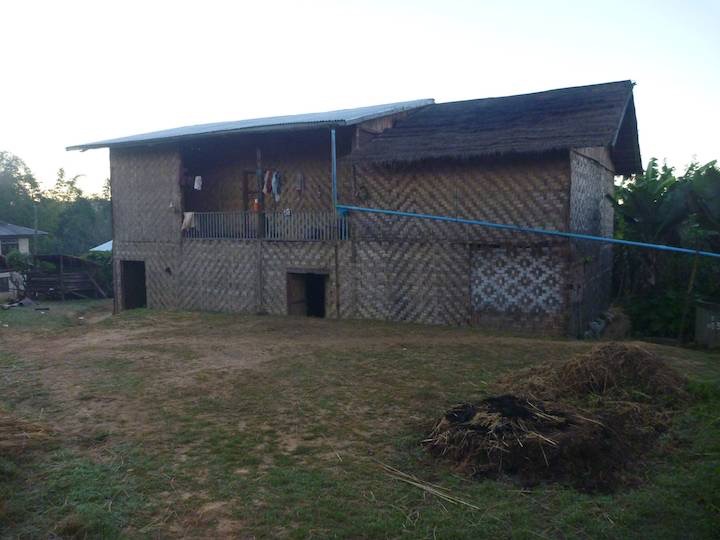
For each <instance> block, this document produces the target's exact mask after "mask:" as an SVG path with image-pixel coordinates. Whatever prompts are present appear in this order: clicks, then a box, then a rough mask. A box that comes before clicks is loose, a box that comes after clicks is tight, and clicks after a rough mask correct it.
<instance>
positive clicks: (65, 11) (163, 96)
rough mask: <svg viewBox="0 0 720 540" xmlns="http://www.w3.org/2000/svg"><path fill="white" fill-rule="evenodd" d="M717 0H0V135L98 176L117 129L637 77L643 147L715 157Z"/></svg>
mask: <svg viewBox="0 0 720 540" xmlns="http://www.w3.org/2000/svg"><path fill="white" fill-rule="evenodd" d="M718 22H720V1H717V0H715V1H712V0H705V1H702V0H688V1H678V2H670V1H662V0H659V1H632V0H622V1H616V0H604V1H602V2H590V1H582V2H581V1H578V0H575V1H556V0H544V1H532V0H511V1H510V0H503V1H496V2H491V1H481V0H476V1H474V2H473V1H455V0H443V1H439V0H435V1H430V2H425V1H420V0H411V1H404V0H402V1H401V0H384V1H374V0H364V1H360V2H351V1H347V2H341V1H335V2H333V1H322V2H320V1H319V2H299V1H296V2H293V1H265V2H256V1H253V2H240V1H235V2H229V1H228V2H215V1H211V0H195V1H192V2H185V1H179V0H175V1H172V2H160V1H152V0H144V1H139V2H138V1H134V0H132V1H130V0H123V1H122V2H120V1H115V2H103V1H100V0H94V1H88V2H84V1H72V0H64V1H61V2H60V1H51V2H40V1H32V0H21V1H18V0H9V1H8V0H0V58H1V59H2V62H1V63H0V150H7V151H10V152H13V153H15V154H17V155H18V156H20V157H21V158H22V159H24V160H25V161H26V163H27V164H28V165H29V166H30V168H31V169H32V170H33V171H34V173H35V175H36V177H38V179H39V180H41V182H43V184H44V185H45V186H49V185H51V184H52V183H53V182H54V181H55V177H56V174H55V173H56V171H57V169H58V168H59V167H64V168H65V169H66V172H67V173H68V174H70V175H76V174H84V175H86V176H85V177H84V178H83V179H82V181H81V186H82V187H83V188H84V189H86V190H88V191H91V192H94V191H99V189H100V186H101V184H102V182H103V180H104V179H105V178H106V177H107V176H109V165H108V156H107V151H106V150H92V151H88V152H84V153H80V152H66V151H65V150H64V148H65V147H66V146H69V145H72V144H80V143H86V142H91V141H95V140H100V139H106V138H111V137H120V136H125V135H132V134H136V133H142V132H146V131H153V130H157V129H164V128H171V127H177V126H181V125H188V124H197V123H205V122H215V121H225V120H239V119H243V118H253V117H261V116H275V115H280V114H293V113H302V112H314V111H324V110H332V109H339V108H346V107H355V106H363V105H372V104H377V103H387V102H393V101H405V100H411V99H419V98H428V97H432V98H435V100H436V101H438V102H442V101H455V100H461V99H474V98H481V97H490V96H502V95H511V94H519V93H525V92H532V91H538V90H546V89H551V88H560V87H564V86H576V85H582V84H592V83H599V82H608V81H616V80H622V79H631V80H633V81H635V82H637V86H636V88H635V102H636V107H637V113H638V122H639V131H640V149H641V151H642V156H643V162H644V163H647V160H648V159H649V158H650V157H651V156H657V157H659V158H661V159H662V158H666V159H667V160H668V162H669V163H670V164H671V165H675V166H677V167H679V168H683V167H684V166H685V165H686V164H687V163H688V162H689V161H691V160H692V159H693V158H697V159H698V160H700V161H701V162H705V161H709V160H711V159H716V158H720V148H719V146H720V144H719V142H718V141H719V140H720V137H718V135H717V133H718V129H719V128H720V105H718V100H719V99H720V69H719V68H720V31H718Z"/></svg>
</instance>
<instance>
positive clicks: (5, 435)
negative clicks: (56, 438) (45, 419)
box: [0, 410, 50, 457]
mask: <svg viewBox="0 0 720 540" xmlns="http://www.w3.org/2000/svg"><path fill="white" fill-rule="evenodd" d="M49 440H50V433H49V432H48V431H47V430H46V429H45V428H43V427H42V426H39V425H37V424H33V423H31V422H26V421H24V420H21V419H19V418H17V417H15V416H13V415H11V414H9V413H7V412H6V411H3V410H0V457H15V456H18V455H21V454H22V453H23V452H25V451H27V450H30V449H33V448H38V447H40V446H42V445H44V444H45V443H47V442H48V441H49Z"/></svg>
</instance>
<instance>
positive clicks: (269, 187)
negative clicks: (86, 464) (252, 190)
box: [262, 169, 272, 195]
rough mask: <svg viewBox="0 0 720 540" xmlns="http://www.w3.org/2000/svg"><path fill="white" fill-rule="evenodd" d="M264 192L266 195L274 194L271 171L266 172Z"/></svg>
mask: <svg viewBox="0 0 720 540" xmlns="http://www.w3.org/2000/svg"><path fill="white" fill-rule="evenodd" d="M262 192H263V193H264V194H265V195H270V194H271V193H272V171H271V170H270V169H268V170H267V171H265V179H264V180H263V188H262Z"/></svg>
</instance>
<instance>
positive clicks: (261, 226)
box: [255, 148, 265, 315]
mask: <svg viewBox="0 0 720 540" xmlns="http://www.w3.org/2000/svg"><path fill="white" fill-rule="evenodd" d="M255 176H256V177H257V187H258V202H259V203H260V205H259V208H258V213H257V221H256V223H257V225H256V226H257V239H256V243H257V249H256V251H255V256H256V257H257V266H256V273H257V285H256V287H257V293H256V298H257V309H256V311H257V313H258V315H261V314H263V313H265V299H264V295H263V288H264V287H265V280H264V276H263V270H264V269H263V239H264V238H265V194H264V193H263V171H262V153H261V151H260V148H256V149H255Z"/></svg>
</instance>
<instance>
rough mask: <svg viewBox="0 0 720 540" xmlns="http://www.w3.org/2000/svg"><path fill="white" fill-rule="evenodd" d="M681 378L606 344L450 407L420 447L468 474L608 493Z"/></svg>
mask: <svg viewBox="0 0 720 540" xmlns="http://www.w3.org/2000/svg"><path fill="white" fill-rule="evenodd" d="M684 387H685V380H684V379H683V378H682V377H681V376H680V375H679V374H677V373H676V372H675V371H674V370H673V369H672V368H670V367H669V366H668V365H667V364H665V363H664V362H663V361H662V360H661V359H660V358H658V357H657V356H655V355H654V354H652V353H650V352H649V351H647V350H645V349H642V348H641V347H637V346H633V345H624V344H618V343H609V344H604V345H600V346H598V347H596V348H594V349H593V350H592V351H591V352H590V353H588V354H585V355H582V356H578V357H576V358H573V359H571V360H570V361H568V362H566V363H564V364H561V365H555V366H554V365H549V364H548V365H543V366H539V367H536V368H532V369H528V370H523V371H521V372H516V373H514V374H513V375H512V376H508V377H505V378H504V379H501V380H500V381H499V382H498V383H497V390H498V395H497V396H495V397H490V398H487V399H484V400H482V401H479V402H477V403H464V404H461V405H457V406H455V407H453V408H452V409H451V410H450V411H448V412H447V413H446V414H445V415H444V416H443V418H441V419H440V421H439V422H438V423H437V424H436V425H435V427H434V429H433V430H432V432H431V433H430V435H429V437H428V438H427V439H426V440H425V441H424V444H425V446H426V447H427V448H428V450H429V451H430V452H431V453H433V454H434V455H436V456H442V457H445V458H449V459H450V460H452V461H453V462H455V463H456V464H457V465H458V467H459V468H460V469H461V470H463V471H465V472H468V473H470V474H474V475H483V476H487V475H498V474H505V475H512V476H515V477H517V478H518V479H519V480H520V481H521V482H522V483H523V484H530V485H531V484H534V483H537V482H539V481H543V480H559V481H566V482H570V483H572V484H574V485H575V486H576V487H578V488H581V489H586V490H612V489H613V488H614V487H616V486H617V485H620V484H623V483H627V482H628V481H630V480H631V479H632V478H635V476H636V475H633V474H632V473H631V469H632V467H631V465H632V464H636V463H637V462H638V460H639V459H640V458H641V457H642V455H643V453H644V452H645V451H646V450H647V448H648V447H649V446H650V445H651V444H652V443H653V441H654V440H655V439H656V437H657V436H658V434H660V433H661V432H662V431H663V430H664V429H666V427H667V425H668V422H669V419H670V417H671V415H672V412H673V411H674V410H675V409H676V408H677V406H678V404H679V403H681V402H682V401H683V400H684V399H685V397H686V394H685V390H684Z"/></svg>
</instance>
